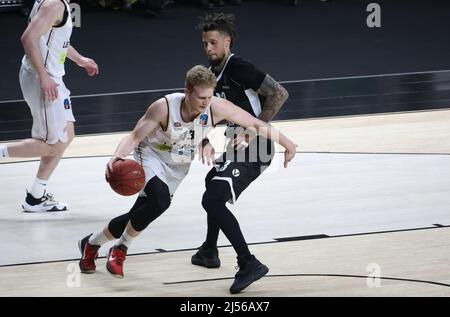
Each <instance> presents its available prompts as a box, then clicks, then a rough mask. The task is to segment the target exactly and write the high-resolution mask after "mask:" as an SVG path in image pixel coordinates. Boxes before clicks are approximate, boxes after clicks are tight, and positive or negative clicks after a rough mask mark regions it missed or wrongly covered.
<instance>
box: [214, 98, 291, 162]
mask: <svg viewBox="0 0 450 317" xmlns="http://www.w3.org/2000/svg"><path fill="white" fill-rule="evenodd" d="M211 107H213V113H214V121H215V122H220V121H221V120H227V121H231V122H233V123H236V124H238V125H240V126H242V127H244V128H246V129H249V130H251V131H254V132H256V133H257V134H260V135H262V136H263V137H265V138H267V139H270V140H273V141H275V142H277V143H278V144H280V145H281V146H283V147H284V148H285V149H286V152H285V161H284V167H287V164H288V162H290V161H291V160H292V159H293V158H294V156H295V154H296V147H297V145H295V144H294V143H293V142H292V141H291V140H290V139H288V138H287V137H286V136H285V135H284V134H283V133H281V132H280V131H278V130H277V129H275V128H273V127H272V126H271V125H269V124H267V123H266V122H264V121H261V120H259V119H257V118H255V117H253V116H252V115H251V114H249V113H248V112H246V111H245V110H242V109H241V108H240V107H238V106H236V105H234V104H233V103H231V102H229V101H227V100H225V99H221V98H217V97H213V101H212V104H211Z"/></svg>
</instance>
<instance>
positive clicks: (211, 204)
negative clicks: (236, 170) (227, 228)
mask: <svg viewBox="0 0 450 317" xmlns="http://www.w3.org/2000/svg"><path fill="white" fill-rule="evenodd" d="M225 203H226V200H225V199H224V198H223V197H222V196H221V195H219V194H218V193H216V192H214V191H212V190H208V189H206V191H205V193H204V194H203V198H202V206H203V208H204V209H205V210H206V212H208V213H214V212H216V211H217V210H219V207H220V206H224V205H225Z"/></svg>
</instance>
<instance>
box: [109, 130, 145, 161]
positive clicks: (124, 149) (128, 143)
mask: <svg viewBox="0 0 450 317" xmlns="http://www.w3.org/2000/svg"><path fill="white" fill-rule="evenodd" d="M138 144H139V141H138V140H137V139H136V138H134V137H133V135H132V134H129V135H127V136H126V137H124V138H123V139H122V141H120V143H119V145H118V146H117V149H116V151H115V152H114V154H113V157H114V156H116V157H126V156H127V155H128V154H130V153H131V152H132V151H133V150H134V148H135V147H136V146H137V145H138Z"/></svg>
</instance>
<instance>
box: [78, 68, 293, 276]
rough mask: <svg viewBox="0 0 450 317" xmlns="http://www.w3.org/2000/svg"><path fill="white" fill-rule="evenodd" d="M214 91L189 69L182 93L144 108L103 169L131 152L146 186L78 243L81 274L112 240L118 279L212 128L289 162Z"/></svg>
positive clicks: (203, 75) (205, 74) (289, 151)
mask: <svg viewBox="0 0 450 317" xmlns="http://www.w3.org/2000/svg"><path fill="white" fill-rule="evenodd" d="M215 86H216V78H215V76H214V74H213V72H212V71H211V70H209V69H207V68H206V67H204V66H194V67H193V68H192V69H190V70H189V71H188V72H187V74H186V85H185V90H184V93H173V94H170V95H166V96H165V97H164V98H161V99H159V100H157V101H156V102H154V103H153V104H152V105H150V107H149V108H148V110H147V112H146V113H145V115H144V116H143V117H142V118H141V119H140V120H139V121H138V123H137V125H136V127H135V128H134V130H133V131H132V132H131V133H130V134H129V135H127V136H126V137H125V138H124V139H123V140H122V141H121V142H120V144H119V146H118V148H117V149H116V151H115V153H114V154H113V156H112V158H111V160H110V161H109V163H108V168H107V175H108V173H109V172H108V169H109V170H113V165H112V164H113V163H114V162H115V161H117V160H121V159H123V158H125V157H126V156H127V155H128V154H129V153H130V152H131V151H132V150H133V149H134V158H135V160H136V161H137V162H139V163H140V164H141V165H142V166H143V168H144V170H145V177H146V185H145V188H144V190H143V191H142V192H141V193H140V195H139V197H138V198H137V200H136V202H135V204H134V206H133V207H132V208H131V210H130V211H129V212H128V213H126V214H123V215H121V216H118V217H116V218H114V219H113V220H111V221H110V222H109V224H108V225H107V226H106V227H105V228H104V229H103V230H101V231H99V232H97V233H94V234H90V235H88V236H86V237H85V238H83V239H82V240H80V242H79V247H80V251H81V254H82V258H81V260H80V263H79V265H80V269H81V272H83V273H93V272H95V269H96V266H95V259H96V257H97V255H98V250H99V248H100V246H101V245H103V244H104V243H106V242H108V241H110V240H114V239H118V240H117V243H116V244H115V245H114V246H113V247H112V248H111V249H110V250H109V256H108V261H107V264H106V268H107V270H108V271H109V272H110V273H112V274H113V275H115V276H116V277H119V278H122V277H123V262H124V261H125V258H126V254H127V250H128V248H129V247H130V245H131V243H132V241H133V239H135V238H136V237H137V236H138V235H139V234H140V233H141V232H142V231H143V230H144V229H145V228H146V227H147V226H148V225H149V224H150V223H151V222H152V221H153V220H155V219H156V218H157V217H159V216H160V215H161V214H162V213H163V212H164V211H165V210H166V209H167V208H169V206H170V203H171V199H172V196H173V195H174V193H175V191H176V189H177V187H178V185H180V183H181V181H182V180H183V179H184V177H185V176H186V175H187V173H188V171H189V167H190V164H191V161H192V160H193V159H194V155H195V152H196V149H197V148H198V146H199V144H200V142H202V140H203V139H204V138H205V137H206V135H207V134H208V132H209V131H211V130H212V129H213V128H214V126H215V124H216V123H217V122H220V121H222V120H228V121H231V122H235V123H237V124H239V125H241V126H243V127H246V128H249V129H254V130H255V131H256V132H257V133H259V134H261V135H263V136H264V137H266V138H268V139H272V140H274V141H276V142H278V143H279V144H281V145H282V146H283V147H284V148H285V149H286V152H285V167H287V163H288V162H289V161H291V160H292V158H293V157H294V156H295V153H296V145H294V144H293V143H292V142H291V141H290V140H289V139H288V138H287V137H285V136H284V135H283V134H281V133H280V132H278V131H277V130H275V129H274V128H272V127H271V126H270V125H268V124H267V123H265V122H263V121H261V120H259V119H257V118H255V117H253V116H252V115H250V114H249V113H248V112H246V111H244V110H242V109H241V108H239V107H237V106H235V105H234V104H232V103H231V102H229V101H227V100H226V99H222V98H217V97H213V92H214V87H215ZM221 229H222V231H223V232H224V233H225V235H227V237H228V238H229V239H230V241H231V242H232V244H233V246H234V245H235V242H236V239H240V237H237V238H236V237H235V236H233V235H235V234H236V232H237V231H236V229H235V228H232V229H229V228H221ZM238 231H239V233H240V230H238ZM228 234H230V235H228ZM242 239H243V237H242ZM258 263H259V265H260V267H259V268H260V269H261V271H260V272H262V273H263V275H264V274H266V273H267V272H268V269H267V267H266V266H265V265H263V264H262V263H260V262H259V261H258ZM260 277H262V276H260Z"/></svg>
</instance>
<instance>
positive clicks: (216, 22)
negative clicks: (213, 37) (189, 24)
mask: <svg viewBox="0 0 450 317" xmlns="http://www.w3.org/2000/svg"><path fill="white" fill-rule="evenodd" d="M199 19H200V22H199V23H198V25H197V29H199V30H201V31H202V32H208V31H219V32H221V33H225V34H227V35H228V36H230V38H231V42H230V47H233V42H234V41H235V40H236V39H237V32H236V26H235V24H234V20H235V18H234V14H229V13H208V14H206V15H205V16H203V17H199Z"/></svg>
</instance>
